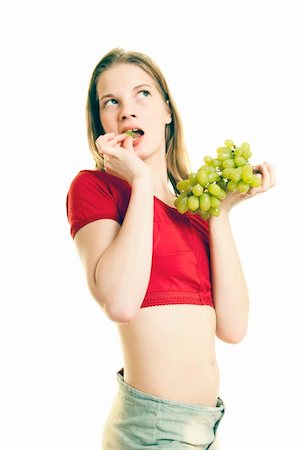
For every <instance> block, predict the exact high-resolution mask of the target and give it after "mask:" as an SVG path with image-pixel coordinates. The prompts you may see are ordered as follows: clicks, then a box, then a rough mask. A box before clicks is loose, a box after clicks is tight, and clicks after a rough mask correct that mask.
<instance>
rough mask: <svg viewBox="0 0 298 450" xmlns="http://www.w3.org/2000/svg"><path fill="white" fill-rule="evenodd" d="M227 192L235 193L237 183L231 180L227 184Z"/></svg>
mask: <svg viewBox="0 0 298 450" xmlns="http://www.w3.org/2000/svg"><path fill="white" fill-rule="evenodd" d="M227 190H228V191H230V192H235V191H237V182H236V181H233V180H230V181H229V182H228V184H227Z"/></svg>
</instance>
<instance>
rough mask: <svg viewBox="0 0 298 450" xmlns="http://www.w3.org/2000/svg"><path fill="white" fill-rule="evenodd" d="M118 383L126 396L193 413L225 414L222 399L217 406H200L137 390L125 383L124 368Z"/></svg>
mask: <svg viewBox="0 0 298 450" xmlns="http://www.w3.org/2000/svg"><path fill="white" fill-rule="evenodd" d="M117 381H118V386H119V389H120V392H121V393H122V394H124V395H125V394H126V395H132V396H134V397H137V398H140V399H143V400H151V401H154V402H159V403H165V404H168V405H171V406H178V407H182V408H186V409H191V410H193V411H198V412H224V410H225V405H224V402H223V401H222V399H221V398H220V397H218V398H217V404H216V406H208V405H200V404H197V403H185V402H181V401H178V400H170V399H166V398H162V397H158V396H156V395H152V394H147V393H146V392H143V391H140V390H138V389H135V388H134V387H132V386H130V385H129V384H127V383H126V382H125V381H124V367H122V368H121V369H120V370H118V372H117Z"/></svg>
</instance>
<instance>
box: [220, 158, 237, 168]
mask: <svg viewBox="0 0 298 450" xmlns="http://www.w3.org/2000/svg"><path fill="white" fill-rule="evenodd" d="M222 167H223V168H224V169H229V168H231V167H236V164H235V161H234V159H232V158H228V159H225V160H224V161H223V162H222Z"/></svg>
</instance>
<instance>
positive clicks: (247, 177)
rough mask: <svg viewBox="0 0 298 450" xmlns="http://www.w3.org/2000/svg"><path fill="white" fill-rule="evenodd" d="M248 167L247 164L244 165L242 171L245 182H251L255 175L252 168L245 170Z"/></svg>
mask: <svg viewBox="0 0 298 450" xmlns="http://www.w3.org/2000/svg"><path fill="white" fill-rule="evenodd" d="M246 167H247V166H244V167H243V172H242V176H241V179H242V180H243V181H244V182H245V183H248V184H250V183H251V182H252V179H253V177H254V174H253V173H252V170H251V171H248V170H244V169H245V168H246Z"/></svg>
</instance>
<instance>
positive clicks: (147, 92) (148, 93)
mask: <svg viewBox="0 0 298 450" xmlns="http://www.w3.org/2000/svg"><path fill="white" fill-rule="evenodd" d="M140 92H146V94H147V95H145V97H148V95H151V94H150V92H149V91H139V92H138V93H140Z"/></svg>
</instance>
